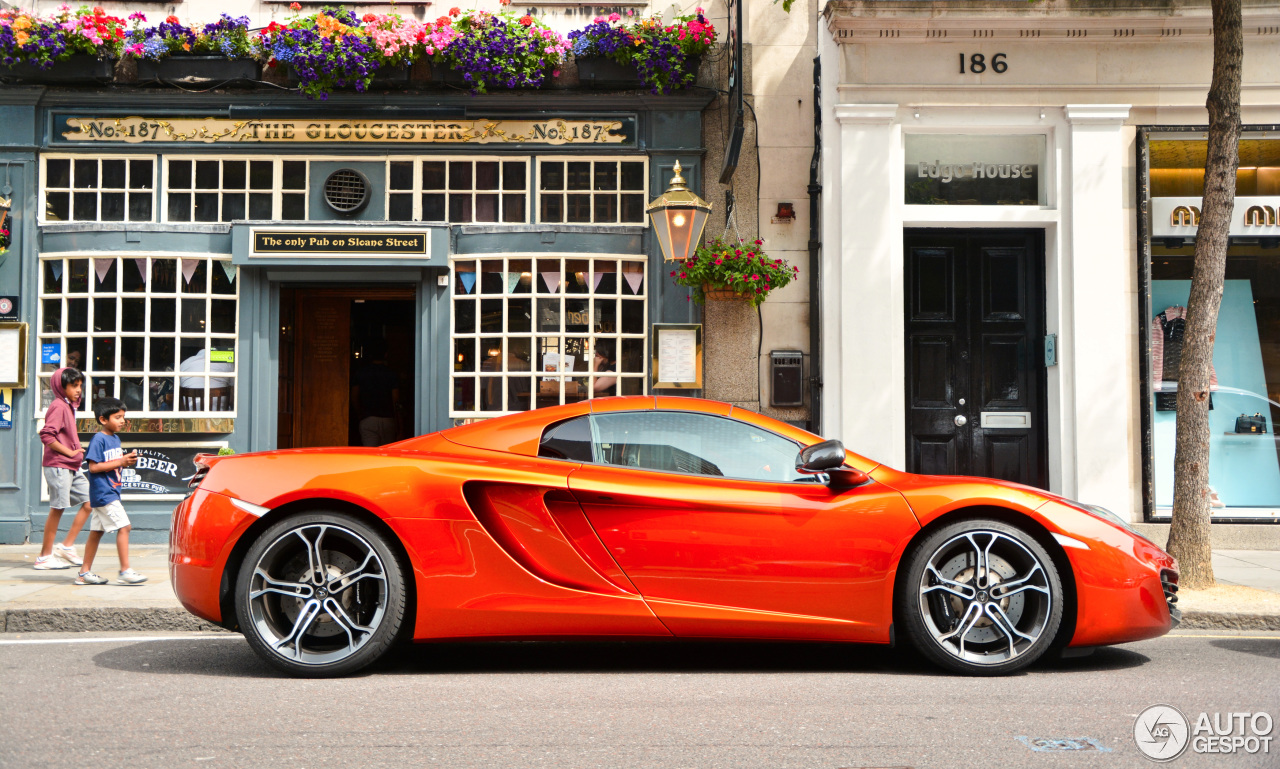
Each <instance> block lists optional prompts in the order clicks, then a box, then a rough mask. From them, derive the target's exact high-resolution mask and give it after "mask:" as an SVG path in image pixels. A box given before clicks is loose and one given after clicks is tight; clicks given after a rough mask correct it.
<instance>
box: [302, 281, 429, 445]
mask: <svg viewBox="0 0 1280 769" xmlns="http://www.w3.org/2000/svg"><path fill="white" fill-rule="evenodd" d="M414 306H415V302H414V289H413V287H412V286H375V287H364V288H362V287H352V288H312V287H306V286H282V287H281V289H280V348H279V349H280V371H279V388H278V392H279V396H278V397H279V401H278V403H277V412H276V413H277V421H276V446H277V447H278V448H282V449H284V448H305V447H309V446H361V445H381V444H383V443H390V442H392V441H395V440H400V439H403V438H408V437H410V433H411V431H412V429H413V414H414V391H415V387H414V380H413V371H414V368H415V363H416V359H415V354H414V350H415V346H414V341H415V336H416V335H415V333H414V330H415V327H416V323H415V317H416V314H415V311H414ZM362 388H363V390H364V392H363V395H362V392H361V389H362ZM373 388H377V389H378V392H374V391H373ZM393 394H394V397H393ZM374 410H376V413H375V411H374ZM368 416H374V417H375V418H376V419H377V420H380V421H379V422H374V423H366V422H364V419H365V418H366V417H368ZM371 427H376V428H377V429H372V430H371V429H370V428H371ZM371 438H372V439H373V442H372V443H371V442H370V439H371Z"/></svg>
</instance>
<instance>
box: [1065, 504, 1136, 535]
mask: <svg viewBox="0 0 1280 769" xmlns="http://www.w3.org/2000/svg"><path fill="white" fill-rule="evenodd" d="M1071 504H1073V505H1075V506H1076V507H1078V508H1080V509H1081V510H1083V511H1085V512H1086V513H1089V514H1090V515H1092V516H1093V517H1095V518H1101V519H1102V520H1104V521H1106V522H1107V523H1110V524H1114V525H1116V526H1119V527H1120V528H1122V529H1124V530H1125V531H1128V532H1130V533H1133V534H1137V535H1138V536H1140V537H1141V536H1142V535H1141V534H1140V533H1139V532H1138V530H1137V529H1135V528H1133V525H1132V524H1131V523H1129V522H1128V521H1126V520H1125V519H1124V518H1122V517H1120V516H1119V515H1117V514H1116V513H1113V512H1111V511H1110V510H1108V509H1107V508H1105V507H1102V506H1100V505H1086V504H1085V503H1084V502H1076V501H1075V500H1072V501H1071ZM1143 538H1144V539H1145V537H1143Z"/></svg>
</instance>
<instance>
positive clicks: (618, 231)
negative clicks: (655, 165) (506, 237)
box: [455, 224, 645, 235]
mask: <svg viewBox="0 0 1280 769" xmlns="http://www.w3.org/2000/svg"><path fill="white" fill-rule="evenodd" d="M455 226H456V227H457V228H458V232H459V233H461V234H463V235H491V234H495V233H506V232H564V233H577V234H586V235H643V234H644V231H645V227H644V225H640V224H459V225H455Z"/></svg>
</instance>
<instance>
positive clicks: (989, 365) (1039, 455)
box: [904, 230, 1049, 488]
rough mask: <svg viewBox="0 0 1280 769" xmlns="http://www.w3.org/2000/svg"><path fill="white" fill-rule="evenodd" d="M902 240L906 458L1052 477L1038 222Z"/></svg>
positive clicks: (909, 234)
mask: <svg viewBox="0 0 1280 769" xmlns="http://www.w3.org/2000/svg"><path fill="white" fill-rule="evenodd" d="M904 239H905V241H904V257H905V259H904V262H905V266H906V282H905V286H906V295H907V301H906V308H905V310H906V348H907V349H906V387H907V393H906V395H907V426H906V427H907V469H908V470H909V471H911V472H917V473H929V474H946V475H977V476H983V477H987V478H999V479H1002V480H1008V481H1016V482H1018V483H1025V484H1028V485H1030V486H1038V487H1040V488H1048V482H1049V469H1048V450H1047V443H1046V440H1047V436H1046V433H1047V426H1046V425H1047V418H1046V413H1045V401H1046V397H1045V391H1046V384H1045V380H1046V378H1045V368H1044V352H1043V350H1044V348H1043V344H1044V335H1045V283H1044V236H1043V232H1041V231H1040V230H1025V231H1024V230H907V231H906V232H905V234H904Z"/></svg>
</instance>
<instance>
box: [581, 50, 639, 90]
mask: <svg viewBox="0 0 1280 769" xmlns="http://www.w3.org/2000/svg"><path fill="white" fill-rule="evenodd" d="M577 62H578V82H579V83H580V84H581V85H582V86H583V87H584V88H641V87H643V86H644V83H643V82H642V81H641V80H640V75H639V74H638V73H637V72H636V67H635V65H634V64H619V63H618V62H616V61H614V60H613V59H606V58H605V57H603V56H589V57H585V58H581V59H577Z"/></svg>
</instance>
